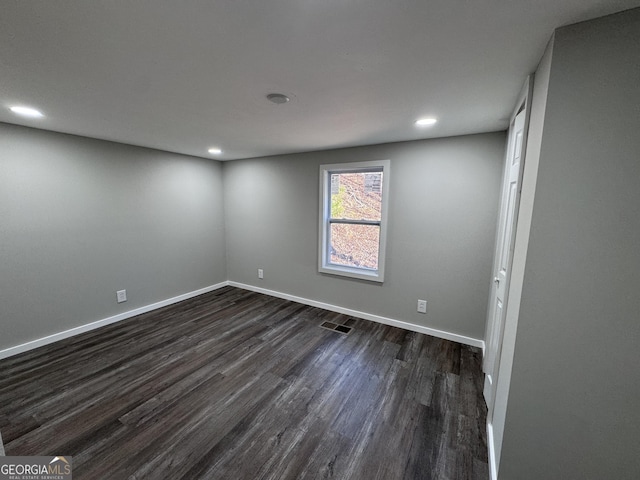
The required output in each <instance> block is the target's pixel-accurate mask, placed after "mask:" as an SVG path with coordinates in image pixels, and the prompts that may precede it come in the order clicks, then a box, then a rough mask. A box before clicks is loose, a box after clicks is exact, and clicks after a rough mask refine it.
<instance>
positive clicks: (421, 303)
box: [418, 300, 427, 313]
mask: <svg viewBox="0 0 640 480" xmlns="http://www.w3.org/2000/svg"><path fill="white" fill-rule="evenodd" d="M418 312H419V313H427V301H426V300H418Z"/></svg>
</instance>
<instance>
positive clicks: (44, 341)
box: [0, 281, 229, 359]
mask: <svg viewBox="0 0 640 480" xmlns="http://www.w3.org/2000/svg"><path fill="white" fill-rule="evenodd" d="M228 285H229V282H226V281H225V282H221V283H217V284H215V285H210V286H208V287H204V288H201V289H199V290H194V291H193V292H188V293H183V294H182V295H178V296H177V297H172V298H168V299H166V300H162V301H160V302H156V303H152V304H150V305H145V306H144V307H139V308H135V309H133V310H129V311H128V312H123V313H119V314H118V315H114V316H112V317H108V318H103V319H102V320H97V321H95V322H91V323H87V324H85V325H80V326H79V327H75V328H71V329H69V330H65V331H63V332H58V333H54V334H53V335H48V336H46V337H42V338H38V339H37V340H32V341H31V342H27V343H23V344H21V345H17V346H15V347H10V348H7V349H5V350H0V359H3V358H7V357H11V356H13V355H17V354H19V353H23V352H26V351H29V350H33V349H34V348H38V347H42V346H44V345H48V344H50V343H53V342H57V341H58V340H63V339H65V338H69V337H73V336H74V335H79V334H81V333H84V332H88V331H90V330H95V329H96V328H100V327H104V326H105V325H109V324H111V323H116V322H120V321H122V320H126V319H127V318H131V317H135V316H136V315H140V314H143V313H147V312H150V311H151V310H156V309H158V308H162V307H166V306H167V305H172V304H174V303H178V302H181V301H183V300H188V299H189V298H193V297H197V296H198V295H202V294H203V293H208V292H212V291H214V290H217V289H219V288H222V287H226V286H228Z"/></svg>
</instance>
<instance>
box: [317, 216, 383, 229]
mask: <svg viewBox="0 0 640 480" xmlns="http://www.w3.org/2000/svg"><path fill="white" fill-rule="evenodd" d="M329 223H344V224H347V225H373V226H377V227H379V226H380V223H381V222H380V220H350V219H347V218H329Z"/></svg>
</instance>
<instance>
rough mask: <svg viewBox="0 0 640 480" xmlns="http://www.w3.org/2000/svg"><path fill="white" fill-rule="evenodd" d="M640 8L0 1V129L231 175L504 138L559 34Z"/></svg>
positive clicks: (455, 0) (392, 0)
mask: <svg viewBox="0 0 640 480" xmlns="http://www.w3.org/2000/svg"><path fill="white" fill-rule="evenodd" d="M638 5H640V0H252V1H251V0H209V1H207V0H182V1H170V0H134V1H131V0H109V1H106V0H104V1H99V0H93V1H87V0H75V1H74V0H55V1H45V0H41V1H35V0H0V107H1V108H0V121H2V122H9V123H16V124H21V125H29V126H33V127H37V128H43V129H46V130H54V131H59V132H66V133H73V134H78V135H84V136H88V137H95V138H102V139H108V140H114V141H118V142H122V143H128V144H133V145H141V146H147V147H153V148H158V149H161V150H167V151H172V152H180V153H184V154H189V155H196V156H202V157H210V155H209V154H208V153H207V149H208V147H210V146H213V145H216V146H219V147H221V148H222V149H223V150H224V153H223V154H222V155H220V156H218V157H217V158H220V159H222V160H229V159H236V158H246V157H257V156H265V155H272V154H277V153H290V152H299V151H310V150H322V149H328V148H336V147H346V146H356V145H368V144H376V143H385V142H393V141H400V140H413V139H419V138H430V137H443V136H450V135H459V134H469V133H479V132H488V131H496V130H502V129H505V128H506V126H507V118H508V116H509V114H510V113H511V110H512V108H513V107H514V104H515V101H516V96H517V94H518V92H519V90H520V88H521V86H522V84H523V82H524V80H525V77H526V75H527V74H529V73H531V72H533V71H534V70H535V67H536V64H537V62H538V60H539V59H540V57H541V55H542V53H543V50H544V47H545V45H546V43H547V41H548V40H549V38H550V36H551V34H552V32H553V30H554V28H556V27H559V26H562V25H566V24H570V23H574V22H577V21H582V20H586V19H590V18H594V17H598V16H601V15H605V14H608V13H613V12H617V11H620V10H624V9H627V8H631V7H635V6H638ZM272 92H281V93H284V94H286V95H288V96H289V97H291V101H290V102H289V103H287V104H284V105H274V104H272V103H270V102H268V101H267V100H266V98H265V95H266V94H268V93H272ZM17 104H20V105H28V106H33V107H36V108H39V109H40V110H41V111H42V112H43V113H44V114H45V117H44V118H41V119H26V118H21V117H17V116H15V115H14V114H13V113H12V112H11V111H9V110H8V107H9V106H12V105H17ZM432 115H433V116H436V117H438V118H439V123H438V124H437V125H436V126H434V127H430V128H426V129H418V128H416V127H415V126H414V124H413V122H414V121H415V120H416V119H417V118H419V117H423V116H432Z"/></svg>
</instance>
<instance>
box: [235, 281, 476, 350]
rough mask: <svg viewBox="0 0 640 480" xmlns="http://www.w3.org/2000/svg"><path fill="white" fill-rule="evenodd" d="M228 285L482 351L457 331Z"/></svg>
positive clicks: (242, 285) (251, 286)
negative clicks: (448, 330)
mask: <svg viewBox="0 0 640 480" xmlns="http://www.w3.org/2000/svg"><path fill="white" fill-rule="evenodd" d="M229 286H231V287H238V288H242V289H244V290H251V291H252V292H257V293H264V294H265V295H270V296H272V297H277V298H282V299H284V300H291V301H292V302H297V303H302V304H304V305H309V306H311V307H318V308H323V309H325V310H329V311H331V312H336V313H343V314H345V315H350V316H352V317H357V318H362V319H364V320H371V321H372V322H378V323H382V324H385V325H391V326H392V327H399V328H404V329H405V330H410V331H412V332H418V333H424V334H426V335H431V336H432V337H438V338H443V339H445V340H451V341H453V342H458V343H462V344H464V345H470V346H472V347H478V348H481V349H482V350H483V351H484V341H483V340H479V339H477V338H471V337H466V336H464V335H458V334H457V333H451V332H445V331H444V330H438V329H435V328H430V327H424V326H422V325H416V324H414V323H409V322H404V321H402V320H395V319H393V318H387V317H382V316H380V315H374V314H372V313H366V312H360V311H358V310H352V309H350V308H344V307H340V306H337V305H331V304H329V303H324V302H318V301H316V300H311V299H308V298H303V297H297V296H295V295H289V294H288V293H282V292H276V291H274V290H268V289H266V288H261V287H256V286H253V285H247V284H244V283H238V282H232V281H229Z"/></svg>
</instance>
